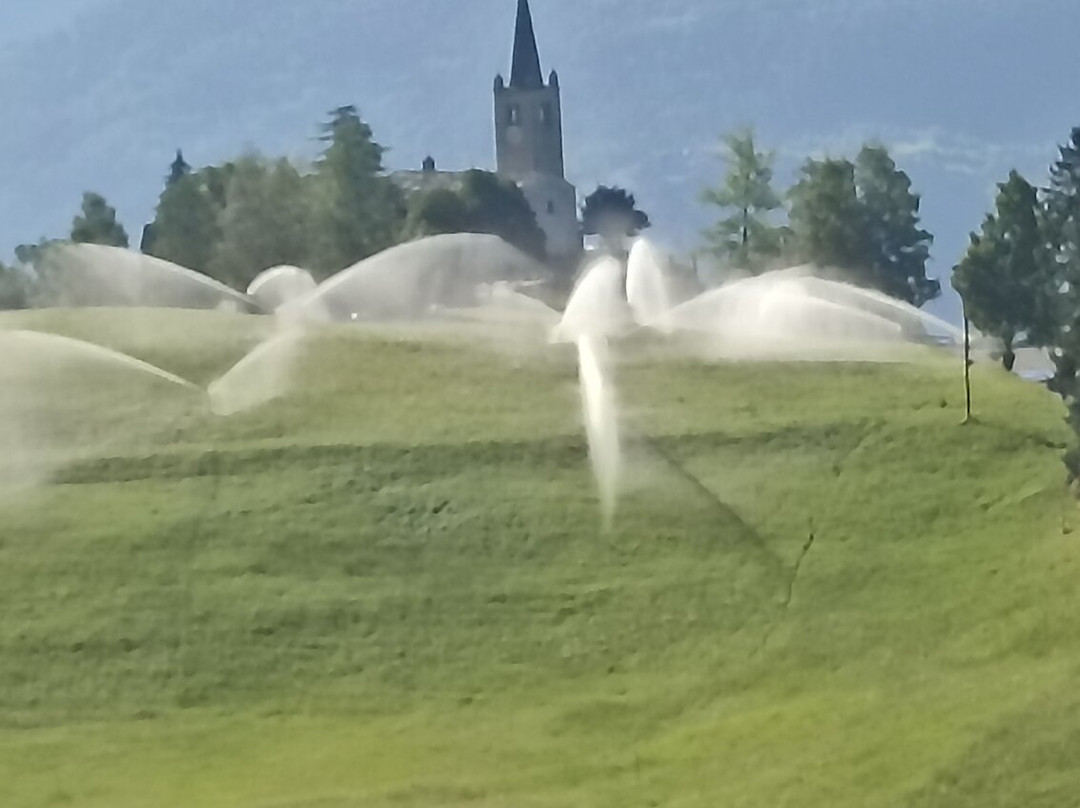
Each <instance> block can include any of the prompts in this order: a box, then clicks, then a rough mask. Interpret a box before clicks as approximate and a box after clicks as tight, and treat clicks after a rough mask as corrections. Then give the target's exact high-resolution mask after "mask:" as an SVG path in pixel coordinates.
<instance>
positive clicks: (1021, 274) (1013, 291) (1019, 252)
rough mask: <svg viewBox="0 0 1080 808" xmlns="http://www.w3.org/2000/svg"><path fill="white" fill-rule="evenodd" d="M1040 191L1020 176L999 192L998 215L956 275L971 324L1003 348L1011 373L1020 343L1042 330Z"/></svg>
mask: <svg viewBox="0 0 1080 808" xmlns="http://www.w3.org/2000/svg"><path fill="white" fill-rule="evenodd" d="M1037 210H1038V199H1037V194H1036V191H1035V188H1034V187H1033V186H1032V185H1031V184H1030V183H1029V182H1028V181H1027V180H1025V179H1024V178H1023V177H1022V176H1020V174H1018V173H1017V172H1016V171H1013V172H1011V173H1010V174H1009V179H1008V181H1007V182H1004V183H1002V184H1001V185H999V186H998V195H997V201H996V203H995V212H994V213H991V214H989V215H988V216H987V217H986V220H985V221H984V222H983V225H982V230H981V232H980V233H978V234H976V233H972V234H971V246H970V247H969V248H968V251H967V253H966V255H965V256H964V258H963V260H962V261H961V262H960V263H959V265H957V267H956V269H955V270H954V271H953V276H952V284H953V286H954V287H955V289H956V291H957V292H959V293H960V296H961V297H962V298H963V300H964V304H965V309H966V311H967V313H968V317H969V318H970V319H971V322H972V323H974V325H975V326H976V327H977V328H978V329H979V330H980V331H982V332H984V333H986V334H991V335H993V336H995V337H998V338H999V339H1000V340H1001V341H1002V344H1003V348H1004V350H1003V353H1002V360H1001V361H1002V364H1003V365H1004V366H1005V369H1006V370H1012V368H1013V363H1014V362H1015V361H1016V351H1015V343H1016V339H1017V337H1018V336H1020V335H1021V334H1027V335H1030V334H1032V333H1033V332H1036V331H1038V329H1039V319H1040V309H1041V307H1040V297H1041V294H1042V288H1043V286H1044V284H1045V276H1044V274H1043V273H1042V271H1041V270H1042V267H1043V265H1044V264H1043V262H1042V260H1041V254H1042V242H1043V238H1042V234H1041V232H1040V227H1039V220H1038V216H1037Z"/></svg>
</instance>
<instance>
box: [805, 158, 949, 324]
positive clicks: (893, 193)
mask: <svg viewBox="0 0 1080 808" xmlns="http://www.w3.org/2000/svg"><path fill="white" fill-rule="evenodd" d="M790 198H791V215H790V218H791V239H792V245H791V248H790V251H791V252H792V253H793V257H795V258H797V259H799V260H802V261H806V262H808V263H813V264H817V265H818V266H821V267H824V268H831V269H837V270H841V271H842V274H843V276H844V277H845V278H846V279H847V280H849V281H851V282H853V283H856V284H859V285H860V286H865V287H868V288H872V289H877V290H879V291H882V292H884V293H886V294H888V295H892V296H893V297H896V298H899V299H900V300H904V301H906V302H908V303H912V304H914V305H916V306H922V305H923V304H925V303H926V302H927V301H929V300H933V299H934V298H935V297H937V296H938V295H939V294H941V284H940V283H939V282H938V281H936V280H932V279H930V278H927V277H926V262H927V260H928V259H929V256H930V244H931V243H932V242H933V236H931V235H930V234H929V233H928V232H926V231H925V230H923V229H922V228H920V227H919V201H920V200H919V196H918V195H917V194H915V193H913V192H912V191H911V180H910V179H909V178H908V176H907V174H905V173H904V172H903V171H900V170H898V169H897V168H896V164H895V163H894V162H893V160H892V158H891V157H889V154H888V152H887V151H886V150H885V149H884V148H883V147H881V146H867V147H865V148H863V149H862V151H861V152H860V153H859V156H858V159H857V160H856V162H855V163H852V162H851V161H849V160H837V159H826V160H809V161H807V163H806V165H805V166H804V167H803V169H802V175H801V177H800V178H799V181H798V182H797V183H796V185H795V187H794V188H792V189H791V191H790Z"/></svg>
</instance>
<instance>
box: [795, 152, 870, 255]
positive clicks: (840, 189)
mask: <svg viewBox="0 0 1080 808" xmlns="http://www.w3.org/2000/svg"><path fill="white" fill-rule="evenodd" d="M789 194H790V197H791V215H790V218H791V231H792V238H793V240H794V242H795V245H796V250H797V254H798V257H799V259H800V260H802V261H805V262H807V263H812V264H817V265H818V266H820V267H824V268H834V269H842V270H847V271H849V272H858V271H859V270H860V269H861V268H863V267H865V266H866V265H867V263H868V256H869V249H868V245H867V243H866V228H865V226H864V221H863V206H862V204H861V203H860V201H859V196H858V192H857V190H856V188H855V166H854V165H852V163H851V162H850V161H849V160H834V159H825V160H808V161H807V162H806V164H805V165H804V166H803V168H802V171H801V176H800V177H799V180H798V182H796V184H795V186H794V187H793V188H792V189H791V191H790V192H789Z"/></svg>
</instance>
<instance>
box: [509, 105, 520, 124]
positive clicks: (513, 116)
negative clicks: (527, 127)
mask: <svg viewBox="0 0 1080 808" xmlns="http://www.w3.org/2000/svg"><path fill="white" fill-rule="evenodd" d="M506 122H507V123H508V124H510V125H511V126H517V125H518V124H519V123H521V107H519V106H518V105H517V104H511V105H510V106H509V108H508V109H507V110H506Z"/></svg>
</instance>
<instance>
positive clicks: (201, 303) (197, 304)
mask: <svg viewBox="0 0 1080 808" xmlns="http://www.w3.org/2000/svg"><path fill="white" fill-rule="evenodd" d="M35 269H36V270H37V271H38V273H39V274H40V275H41V276H42V278H43V279H44V281H45V285H46V289H47V290H48V294H49V295H50V296H51V297H52V298H53V302H54V303H55V304H56V305H61V306H74V307H80V306H146V307H152V308H153V307H158V308H175V309H218V308H229V309H233V310H236V311H251V310H253V309H254V308H255V305H254V304H253V303H252V301H251V299H250V298H248V297H247V296H246V295H242V294H240V293H239V292H237V291H236V290H234V289H230V288H229V287H228V286H225V285H224V284H222V283H218V282H217V281H215V280H213V279H212V278H209V277H207V276H206V275H203V274H201V273H199V272H195V271H194V270H191V269H186V268H185V267H182V266H179V265H177V264H173V263H170V262H169V261H164V260H162V259H160V258H155V257H153V256H150V255H143V254H141V253H137V252H132V251H131V250H125V249H121V248H119V247H109V246H105V245H102V244H64V245H58V246H54V247H49V248H48V249H46V250H45V251H44V253H43V256H42V258H41V259H39V261H38V264H37V265H35Z"/></svg>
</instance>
